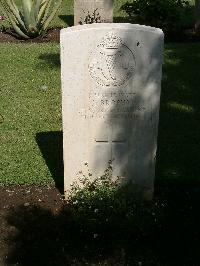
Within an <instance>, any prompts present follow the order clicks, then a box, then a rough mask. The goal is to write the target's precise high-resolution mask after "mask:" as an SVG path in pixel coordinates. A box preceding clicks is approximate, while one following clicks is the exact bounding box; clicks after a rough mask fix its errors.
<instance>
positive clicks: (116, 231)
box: [68, 162, 145, 245]
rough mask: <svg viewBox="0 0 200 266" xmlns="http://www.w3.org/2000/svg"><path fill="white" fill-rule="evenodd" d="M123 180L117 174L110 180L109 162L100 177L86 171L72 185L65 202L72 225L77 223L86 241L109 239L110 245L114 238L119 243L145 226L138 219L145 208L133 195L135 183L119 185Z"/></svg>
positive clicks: (111, 170) (141, 220) (110, 165)
mask: <svg viewBox="0 0 200 266" xmlns="http://www.w3.org/2000/svg"><path fill="white" fill-rule="evenodd" d="M87 167H88V165H87ZM81 174H82V173H81ZM122 181H123V180H122V178H120V177H117V178H115V179H114V180H113V166H112V162H109V165H108V168H107V169H106V170H105V172H104V174H103V175H102V176H99V177H96V178H94V177H93V176H92V174H91V173H90V171H89V170H88V173H87V175H83V174H82V176H81V178H79V182H75V183H73V184H72V187H71V192H70V195H69V198H68V201H69V204H70V206H71V207H72V210H73V212H74V219H75V220H74V224H76V225H79V226H78V227H79V229H78V230H79V231H81V232H82V233H83V236H84V238H88V237H89V238H90V240H89V242H90V241H92V239H93V240H94V239H95V241H97V240H99V243H104V244H105V242H106V243H109V242H110V241H112V245H113V243H114V242H115V240H116V244H117V243H118V244H119V240H122V241H123V239H127V237H130V236H131V235H132V233H134V231H135V230H136V231H137V230H138V227H142V230H143V229H144V228H145V226H143V225H145V222H144V223H143V220H144V219H143V218H142V219H140V218H141V217H143V212H144V208H142V207H141V203H140V204H139V205H138V203H137V201H136V199H135V197H134V195H135V194H134V184H132V183H127V184H123V185H122V184H121V183H122ZM138 206H139V208H138ZM139 217H140V218H139ZM126 236H127V237H126ZM113 241H114V242H113ZM91 243H92V242H91ZM120 245H121V243H120Z"/></svg>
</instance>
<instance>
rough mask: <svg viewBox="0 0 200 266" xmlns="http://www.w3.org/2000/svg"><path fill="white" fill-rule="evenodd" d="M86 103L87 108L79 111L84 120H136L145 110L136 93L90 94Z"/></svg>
mask: <svg viewBox="0 0 200 266" xmlns="http://www.w3.org/2000/svg"><path fill="white" fill-rule="evenodd" d="M88 102H89V105H88V108H86V109H82V110H81V111H79V114H80V115H81V116H84V117H85V118H98V117H99V118H106V117H107V118H109V117H110V118H125V119H126V118H136V117H138V116H139V115H140V114H143V113H144V112H145V110H146V106H145V103H144V102H141V101H140V102H138V97H137V94H136V93H126V92H125V93H124V92H122V93H119V92H117V93H115V92H111V93H102V92H91V93H90V94H89V101H88Z"/></svg>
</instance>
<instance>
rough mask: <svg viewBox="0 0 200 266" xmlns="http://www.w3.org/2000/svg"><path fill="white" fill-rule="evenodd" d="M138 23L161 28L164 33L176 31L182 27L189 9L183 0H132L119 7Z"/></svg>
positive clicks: (187, 3) (186, 2)
mask: <svg viewBox="0 0 200 266" xmlns="http://www.w3.org/2000/svg"><path fill="white" fill-rule="evenodd" d="M121 9H122V10H124V11H126V12H127V14H128V15H129V16H130V17H135V18H136V20H137V21H138V22H139V23H142V24H147V25H150V26H154V27H159V28H161V29H163V31H164V32H165V33H172V32H178V31H180V30H181V29H182V28H183V27H184V19H185V16H186V15H188V14H189V13H188V12H189V11H190V6H189V2H188V1H184V0H133V1H132V2H127V3H126V4H124V5H123V6H122V7H121Z"/></svg>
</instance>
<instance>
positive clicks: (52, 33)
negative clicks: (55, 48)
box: [0, 28, 60, 43]
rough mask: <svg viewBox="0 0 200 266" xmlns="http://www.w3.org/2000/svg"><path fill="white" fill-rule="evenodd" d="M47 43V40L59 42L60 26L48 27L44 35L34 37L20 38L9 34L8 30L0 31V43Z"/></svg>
mask: <svg viewBox="0 0 200 266" xmlns="http://www.w3.org/2000/svg"><path fill="white" fill-rule="evenodd" d="M4 42H9V43H33V42H34V43H47V42H55V43H59V42H60V28H55V29H49V30H48V31H47V32H46V33H45V34H44V35H42V36H39V37H36V38H34V39H28V40H21V39H19V38H17V37H15V36H14V35H13V34H11V33H10V32H9V31H8V30H3V31H2V32H0V43H4Z"/></svg>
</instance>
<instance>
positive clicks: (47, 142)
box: [36, 131, 64, 193]
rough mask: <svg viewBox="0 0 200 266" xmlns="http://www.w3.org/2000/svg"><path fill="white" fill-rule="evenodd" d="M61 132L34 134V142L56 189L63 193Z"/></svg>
mask: <svg viewBox="0 0 200 266" xmlns="http://www.w3.org/2000/svg"><path fill="white" fill-rule="evenodd" d="M62 140H63V137H62V132H61V131H50V132H40V133H37V134H36V141H37V144H38V146H39V148H40V150H41V153H42V155H43V158H44V159H45V162H46V164H47V166H48V168H49V170H50V172H51V175H52V177H53V179H54V181H55V185H56V187H57V188H58V189H59V191H60V192H61V193H63V190H64V189H63V187H64V185H63V182H64V170H63V144H62Z"/></svg>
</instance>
